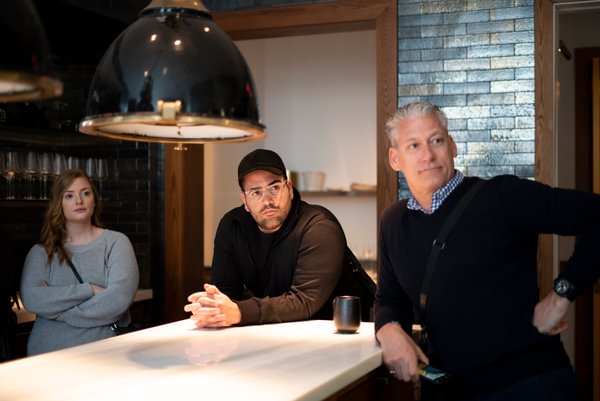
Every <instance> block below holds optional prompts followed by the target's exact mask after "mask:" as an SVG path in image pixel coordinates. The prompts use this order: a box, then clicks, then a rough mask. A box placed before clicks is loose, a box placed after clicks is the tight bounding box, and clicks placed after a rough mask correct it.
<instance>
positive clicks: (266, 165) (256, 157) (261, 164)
mask: <svg viewBox="0 0 600 401" xmlns="http://www.w3.org/2000/svg"><path fill="white" fill-rule="evenodd" d="M256 170H265V171H268V172H270V173H273V174H277V175H280V176H282V177H287V174H286V170H285V165H284V164H283V160H281V157H279V155H278V154H277V153H275V152H273V151H272V150H267V149H256V150H253V151H252V152H250V153H248V154H247V155H246V156H244V158H243V159H242V160H241V161H240V164H239V166H238V183H239V184H240V188H242V189H244V188H243V186H242V181H243V180H244V177H245V176H246V175H247V174H248V173H251V172H252V171H256Z"/></svg>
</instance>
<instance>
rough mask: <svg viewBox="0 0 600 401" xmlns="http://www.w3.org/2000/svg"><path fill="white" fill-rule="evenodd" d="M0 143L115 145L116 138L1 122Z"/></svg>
mask: <svg viewBox="0 0 600 401" xmlns="http://www.w3.org/2000/svg"><path fill="white" fill-rule="evenodd" d="M0 143H3V144H14V145H20V146H23V145H25V146H51V147H54V148H62V147H80V146H100V145H105V146H106V145H108V146H114V145H118V144H120V143H121V142H120V141H116V140H114V139H107V138H102V137H96V136H90V135H85V134H81V133H78V132H71V131H57V130H51V129H42V128H30V127H18V126H10V125H1V124H0Z"/></svg>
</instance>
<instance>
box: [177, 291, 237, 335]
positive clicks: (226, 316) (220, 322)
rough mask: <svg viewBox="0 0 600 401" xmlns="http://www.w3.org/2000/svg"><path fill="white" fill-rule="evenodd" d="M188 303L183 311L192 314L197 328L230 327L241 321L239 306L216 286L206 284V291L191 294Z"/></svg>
mask: <svg viewBox="0 0 600 401" xmlns="http://www.w3.org/2000/svg"><path fill="white" fill-rule="evenodd" d="M188 302H189V304H187V305H185V306H184V308H183V310H185V311H186V312H191V313H192V316H190V319H192V320H194V321H195V323H196V326H197V327H228V326H232V325H234V324H237V323H239V322H240V321H241V317H242V316H241V313H240V309H239V307H238V305H237V304H236V303H235V302H233V301H232V300H231V299H229V297H228V296H227V295H225V294H223V293H222V292H221V291H219V289H218V288H217V287H216V286H214V285H211V284H204V291H199V292H195V293H193V294H191V295H190V296H189V297H188Z"/></svg>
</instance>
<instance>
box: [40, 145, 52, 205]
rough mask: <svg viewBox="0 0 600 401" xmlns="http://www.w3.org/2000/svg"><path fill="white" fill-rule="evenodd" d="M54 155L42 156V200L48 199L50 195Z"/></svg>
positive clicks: (43, 154)
mask: <svg viewBox="0 0 600 401" xmlns="http://www.w3.org/2000/svg"><path fill="white" fill-rule="evenodd" d="M52 171H53V168H52V155H51V154H50V153H47V152H44V153H42V154H41V155H40V176H41V179H40V199H48V194H49V193H50V185H49V183H48V181H49V180H50V175H51V174H52Z"/></svg>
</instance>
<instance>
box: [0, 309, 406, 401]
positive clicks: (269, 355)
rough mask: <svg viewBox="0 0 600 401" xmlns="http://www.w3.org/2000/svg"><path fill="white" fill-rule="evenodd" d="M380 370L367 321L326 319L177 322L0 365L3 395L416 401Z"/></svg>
mask: <svg viewBox="0 0 600 401" xmlns="http://www.w3.org/2000/svg"><path fill="white" fill-rule="evenodd" d="M381 364H382V360H381V349H380V348H379V346H378V345H377V344H376V342H375V337H374V335H373V323H365V322H363V323H362V325H361V327H360V330H359V332H358V333H356V334H337V333H335V329H334V327H333V323H332V322H331V321H324V320H313V321H304V322H292V323H281V324H268V325H259V326H246V327H231V328H226V329H197V328H195V327H194V324H193V322H192V321H191V320H182V321H179V322H175V323H170V324H165V325H162V326H156V327H153V328H149V329H146V330H141V331H138V332H134V333H130V334H126V335H122V336H118V337H113V338H109V339H106V340H102V341H97V342H94V343H91V344H87V345H82V346H78V347H73V348H69V349H66V350H62V351H57V352H51V353H48V354H43V355H38V356H34V357H29V358H23V359H19V360H16V361H12V362H6V363H3V364H0V399H1V400H11V401H21V400H23V401H25V400H26V401H36V400H44V401H54V400H57V401H58V400H60V401H71V400H77V401H92V400H102V401H104V400H106V399H107V398H113V399H116V400H145V401H150V400H160V401H164V400H167V399H168V400H189V399H199V398H202V399H205V398H207V397H210V398H215V399H218V400H220V401H228V400H261V401H268V400H273V401H285V400H306V401H308V400H315V401H316V400H339V401H341V400H344V401H346V400H374V399H378V400H381V399H388V398H389V399H395V400H402V399H404V400H408V399H412V397H411V398H404V397H399V395H400V394H399V393H398V392H397V391H395V390H394V389H392V388H391V387H393V383H392V381H390V380H388V379H387V378H384V377H382V373H381V371H382V370H385V369H383V368H382V367H381ZM388 382H389V383H388ZM393 382H396V383H399V382H397V381H395V380H394V381H393ZM94 383H96V384H94ZM98 383H102V385H101V386H100V387H98V385H97V384H98ZM392 390H394V391H392ZM387 392H391V394H390V397H388V396H386V395H385V393H387Z"/></svg>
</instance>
